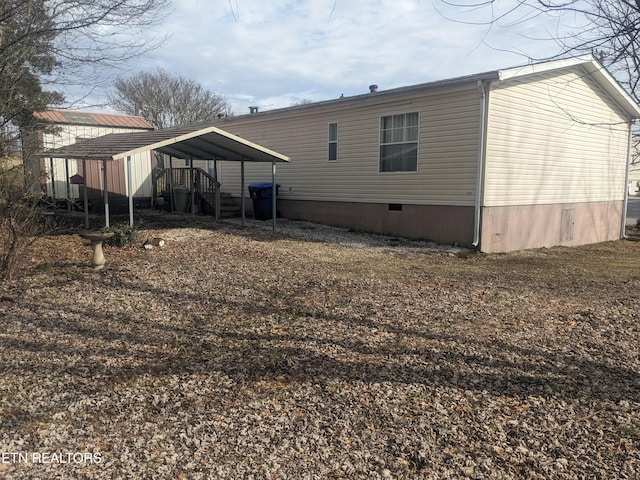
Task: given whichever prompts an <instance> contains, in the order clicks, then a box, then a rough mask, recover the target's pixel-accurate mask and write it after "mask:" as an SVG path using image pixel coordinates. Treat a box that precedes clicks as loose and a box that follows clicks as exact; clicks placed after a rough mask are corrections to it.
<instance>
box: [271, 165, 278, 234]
mask: <svg viewBox="0 0 640 480" xmlns="http://www.w3.org/2000/svg"><path fill="white" fill-rule="evenodd" d="M277 192H278V187H276V162H275V161H273V160H272V161H271V228H272V229H273V231H274V232H275V231H276V213H277V212H276V194H277Z"/></svg>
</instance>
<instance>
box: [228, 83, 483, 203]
mask: <svg viewBox="0 0 640 480" xmlns="http://www.w3.org/2000/svg"><path fill="white" fill-rule="evenodd" d="M480 107H481V95H480V91H479V89H478V88H477V86H476V85H475V84H473V85H466V86H457V87H442V88H438V89H432V90H429V91H424V90H423V91H421V92H418V91H414V92H400V93H395V94H389V95H383V94H372V96H371V99H369V98H365V99H362V98H360V99H354V100H349V99H345V100H344V101H336V102H331V103H329V104H325V105H313V104H311V105H308V106H304V107H299V108H294V109H290V110H286V111H280V112H278V111H276V112H267V113H265V114H258V115H253V116H243V117H238V118H232V119H228V120H226V121H224V122H221V123H220V125H219V126H220V128H222V129H223V130H227V131H229V132H231V133H234V134H236V135H239V136H241V137H244V138H246V139H248V140H251V141H253V142H255V143H258V144H260V145H264V146H265V147H268V148H271V149H273V150H275V151H277V152H280V153H283V154H284V155H287V156H289V157H290V158H291V162H290V163H287V164H283V163H278V164H277V180H276V181H277V182H278V183H279V184H280V185H281V188H280V194H279V197H280V198H283V199H290V200H314V201H336V202H365V203H387V202H388V203H401V204H415V205H456V206H472V205H473V204H474V196H475V188H476V187H475V185H476V167H477V158H478V146H477V145H478V139H479V126H480V120H479V115H480ZM410 112H419V115H420V127H419V144H418V171H417V172H393V173H380V172H379V171H378V170H379V144H380V117H382V116H385V115H393V114H399V113H410ZM329 123H337V124H338V160H337V161H328V159H327V156H328V124H329ZM220 165H221V182H222V189H223V190H224V191H225V192H229V193H231V194H233V195H239V194H240V175H239V172H240V168H239V166H238V164H237V163H235V162H220ZM245 172H246V180H245V184H246V185H249V184H250V183H252V182H257V181H271V165H270V164H268V165H265V164H259V165H258V164H252V163H249V162H246V163H245ZM244 194H245V196H247V192H246V188H245V192H244Z"/></svg>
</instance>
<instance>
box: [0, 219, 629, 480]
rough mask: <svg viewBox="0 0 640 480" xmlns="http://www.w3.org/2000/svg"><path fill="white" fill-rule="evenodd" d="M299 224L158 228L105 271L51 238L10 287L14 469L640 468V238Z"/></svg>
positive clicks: (6, 349) (76, 472) (4, 318)
mask: <svg viewBox="0 0 640 480" xmlns="http://www.w3.org/2000/svg"><path fill="white" fill-rule="evenodd" d="M287 225H288V227H289V228H291V229H292V230H291V231H293V230H294V229H295V228H298V231H299V232H302V233H301V235H299V236H293V235H290V234H287V233H283V231H284V232H286V229H285V230H283V231H281V232H279V233H272V232H270V231H269V230H268V229H267V230H265V229H260V228H257V227H248V228H244V229H242V228H239V227H238V226H236V225H233V224H213V223H212V221H211V220H210V219H197V218H194V217H191V216H185V217H175V216H170V215H166V216H154V217H152V218H151V219H149V220H147V222H146V223H145V225H144V226H143V228H142V229H141V231H140V237H139V238H140V242H139V243H138V244H136V245H135V246H134V247H132V248H113V247H106V248H105V255H106V257H107V265H106V267H105V268H104V269H103V270H101V271H94V270H92V269H91V267H90V265H89V260H90V257H91V255H90V248H89V247H88V246H87V245H86V243H85V241H83V240H82V239H81V238H80V237H79V236H78V235H75V234H61V235H55V236H50V237H46V238H43V239H40V240H38V241H37V242H36V243H35V244H34V245H33V246H32V248H31V250H30V253H29V255H28V256H27V257H26V258H25V259H24V262H23V270H22V275H21V276H20V277H19V278H18V279H17V280H14V281H13V282H11V283H5V284H4V285H2V287H0V323H1V326H2V328H1V330H0V374H1V381H0V422H1V423H0V455H1V456H0V477H2V478H10V479H33V478H42V479H54V478H61V479H81V478H108V479H119V478H122V479H130V478H167V479H169V478H170V479H199V478H200V479H209V478H225V479H226V478H229V479H250V478H255V479H269V478H272V479H284V478H288V479H304V478H309V479H316V478H317V479H330V478H349V479H357V478H363V479H372V478H398V479H400V478H402V479H404V478H410V479H414V478H433V479H442V478H456V479H458V478H470V479H475V478H513V479H520V478H526V479H531V478H540V479H554V478H558V479H560V478H603V479H606V478H611V479H614V478H615V479H624V478H628V479H635V478H639V477H640V346H639V342H640V323H639V310H640V243H639V242H634V241H629V240H627V241H619V242H611V243H604V244H597V245H592V246H585V247H578V248H552V249H542V250H534V251H527V252H520V253H512V254H505V255H482V254H475V253H470V252H466V251H463V250H460V249H444V248H435V247H434V246H432V245H429V244H424V243H419V242H405V241H402V240H400V239H384V238H380V237H375V236H364V235H357V234H351V233H349V232H344V231H339V230H335V229H334V230H332V231H331V232H333V233H337V234H339V235H338V236H337V238H338V240H335V241H331V239H330V237H327V236H324V237H319V236H317V235H315V233H319V232H321V231H324V229H322V228H321V227H316V226H313V225H308V224H299V225H297V224H294V223H289V224H287ZM331 232H330V233H331ZM153 237H162V238H164V239H165V240H166V245H165V246H164V247H163V248H154V249H150V250H145V249H142V248H140V245H141V243H142V241H144V240H145V239H146V238H153ZM319 238H320V239H322V241H319V240H318V239H319ZM314 239H315V240H314Z"/></svg>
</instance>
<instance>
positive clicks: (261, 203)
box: [249, 182, 280, 220]
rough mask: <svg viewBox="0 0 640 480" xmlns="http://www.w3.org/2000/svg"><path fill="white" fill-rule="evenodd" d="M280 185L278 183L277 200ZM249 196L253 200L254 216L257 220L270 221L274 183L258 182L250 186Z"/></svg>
mask: <svg viewBox="0 0 640 480" xmlns="http://www.w3.org/2000/svg"><path fill="white" fill-rule="evenodd" d="M279 188H280V184H278V183H276V198H277V197H278V189H279ZM249 196H250V197H251V200H253V216H254V217H255V218H256V219H257V220H269V219H270V218H271V211H272V205H273V204H272V199H273V183H271V182H257V183H252V184H251V185H249Z"/></svg>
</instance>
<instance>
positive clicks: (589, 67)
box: [220, 55, 640, 124]
mask: <svg viewBox="0 0 640 480" xmlns="http://www.w3.org/2000/svg"><path fill="white" fill-rule="evenodd" d="M565 68H580V69H582V71H583V72H584V75H585V76H592V77H593V78H594V79H595V80H596V81H597V82H598V84H599V85H600V86H601V87H602V88H603V90H604V91H605V92H607V93H608V94H609V95H610V96H611V98H612V99H613V100H614V101H615V102H616V103H618V104H619V105H620V107H622V108H623V109H624V110H625V111H626V112H627V113H628V114H629V116H630V117H631V118H640V105H638V103H637V102H636V101H635V100H634V99H633V98H632V97H631V95H629V94H628V93H627V92H626V91H625V90H624V88H623V87H622V86H621V85H620V83H619V82H618V81H617V80H616V79H615V78H614V77H613V76H612V75H611V74H610V73H609V72H608V71H607V69H606V68H605V67H603V66H602V64H601V63H600V62H598V60H597V59H596V58H595V57H594V56H593V55H584V56H579V57H571V58H565V59H559V60H550V61H544V62H538V63H530V64H527V65H522V66H519V67H513V68H507V69H502V70H492V71H489V72H483V73H476V74H473V75H465V76H462V77H454V78H448V79H445V80H436V81H432V82H426V83H420V84H416V85H409V86H404V87H396V88H390V89H386V90H378V91H376V92H375V93H372V92H368V93H363V94H359V95H353V96H347V97H341V98H335V99H332V100H324V101H319V102H312V103H307V104H304V105H295V106H291V107H283V108H278V109H273V110H264V111H261V112H255V113H249V114H244V115H239V116H234V117H229V118H228V119H223V120H220V124H224V122H225V120H228V121H234V120H236V119H241V118H248V117H255V116H266V115H271V114H274V113H287V112H300V111H308V110H311V109H316V108H323V107H328V108H330V107H332V106H334V105H344V104H346V103H360V102H378V101H390V100H389V97H393V96H394V95H396V94H405V93H411V92H414V91H423V90H430V89H437V88H442V87H448V86H455V85H464V84H475V83H477V82H502V81H508V80H511V79H516V78H523V79H524V78H526V76H528V75H533V74H537V73H541V72H549V71H553V70H560V69H565Z"/></svg>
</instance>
